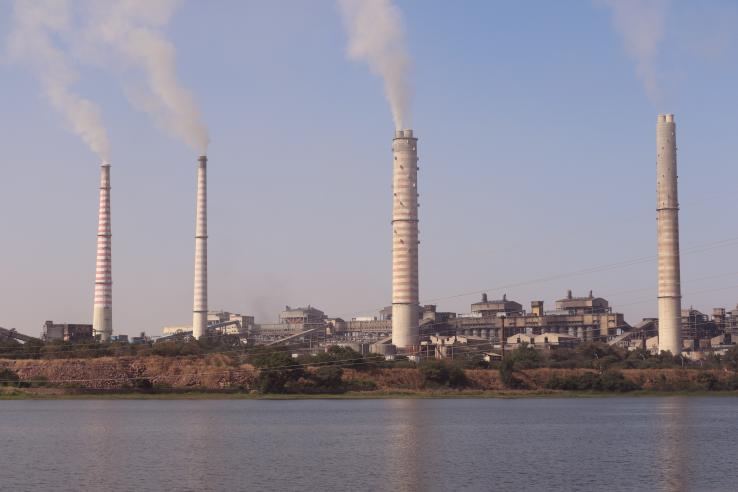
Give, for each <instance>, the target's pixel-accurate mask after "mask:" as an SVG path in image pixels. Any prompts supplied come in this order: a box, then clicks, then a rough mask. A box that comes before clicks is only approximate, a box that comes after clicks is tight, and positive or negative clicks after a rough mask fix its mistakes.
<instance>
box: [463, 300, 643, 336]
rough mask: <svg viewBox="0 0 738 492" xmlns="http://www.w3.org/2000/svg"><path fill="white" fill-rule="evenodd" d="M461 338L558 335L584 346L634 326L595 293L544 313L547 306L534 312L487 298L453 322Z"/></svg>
mask: <svg viewBox="0 0 738 492" xmlns="http://www.w3.org/2000/svg"><path fill="white" fill-rule="evenodd" d="M453 325H454V328H455V329H454V333H455V334H457V335H463V336H469V337H477V338H484V339H489V340H493V341H496V342H499V341H500V340H503V339H505V338H507V337H508V336H512V335H517V334H527V335H540V334H541V333H557V334H565V335H569V336H572V337H576V338H577V339H578V340H581V341H583V342H588V341H606V340H608V338H609V337H612V336H617V335H620V334H621V333H623V332H624V331H627V330H628V329H629V328H630V326H629V325H628V324H627V323H626V322H625V319H624V317H623V314H622V313H613V312H612V309H611V308H610V305H609V302H608V301H607V300H606V299H603V298H602V297H594V295H593V294H592V291H590V292H589V295H587V296H583V297H574V296H572V292H571V290H570V291H568V293H567V295H566V297H564V298H562V299H559V300H557V301H556V304H555V309H554V310H551V311H546V310H544V302H543V301H540V300H537V301H532V302H531V309H530V312H527V311H525V310H524V309H523V306H522V305H521V304H520V303H518V302H515V301H511V300H508V299H507V296H506V295H504V296H503V297H502V299H497V300H488V298H487V294H482V299H481V301H479V302H475V303H474V304H472V305H471V313H470V314H468V315H464V316H457V317H456V318H454V320H453Z"/></svg>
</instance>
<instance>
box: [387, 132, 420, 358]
mask: <svg viewBox="0 0 738 492" xmlns="http://www.w3.org/2000/svg"><path fill="white" fill-rule="evenodd" d="M392 154H393V158H394V159H393V160H394V163H393V169H394V172H393V178H392V192H393V199H392V344H393V345H395V346H397V347H398V348H400V349H412V348H413V347H416V346H418V343H419V340H418V339H419V329H418V311H419V305H418V139H417V138H415V137H413V131H412V130H397V131H396V132H395V138H394V140H393V141H392Z"/></svg>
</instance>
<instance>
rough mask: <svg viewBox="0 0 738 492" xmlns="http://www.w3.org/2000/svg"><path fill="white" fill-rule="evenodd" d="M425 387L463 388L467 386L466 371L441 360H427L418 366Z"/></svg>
mask: <svg viewBox="0 0 738 492" xmlns="http://www.w3.org/2000/svg"><path fill="white" fill-rule="evenodd" d="M418 370H419V371H420V378H421V380H422V384H423V387H428V388H433V387H440V386H448V387H451V388H463V387H464V386H466V385H467V382H468V381H467V379H466V374H465V373H464V369H463V368H462V367H461V366H459V365H456V364H453V365H450V364H447V363H445V362H442V361H440V360H431V359H428V360H425V361H423V362H421V363H420V365H419V366H418Z"/></svg>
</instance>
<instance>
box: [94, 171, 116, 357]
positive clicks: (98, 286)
mask: <svg viewBox="0 0 738 492" xmlns="http://www.w3.org/2000/svg"><path fill="white" fill-rule="evenodd" d="M111 238H112V234H111V227H110V164H108V163H105V162H103V164H102V166H100V206H99V208H98V214H97V260H96V262H95V299H94V302H93V310H92V330H93V333H94V334H95V335H100V341H102V342H108V341H110V337H111V336H112V334H113V273H112V252H111V247H112V244H111V243H112V240H111Z"/></svg>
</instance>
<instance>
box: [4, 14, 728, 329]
mask: <svg viewBox="0 0 738 492" xmlns="http://www.w3.org/2000/svg"><path fill="white" fill-rule="evenodd" d="M397 5H398V6H399V7H400V8H401V9H402V11H403V15H404V22H405V25H406V29H407V40H408V45H409V52H410V53H411V55H412V59H413V63H414V68H413V72H412V74H413V81H414V90H415V97H414V103H413V108H414V110H413V121H414V124H413V126H414V127H415V131H416V133H417V135H418V137H419V138H420V141H419V152H420V166H421V172H420V178H419V179H420V183H419V188H420V193H421V198H420V203H421V208H420V213H421V223H420V233H421V256H420V261H421V264H420V275H421V300H422V301H430V300H435V299H440V300H438V304H439V309H443V310H452V311H458V312H466V311H468V309H469V304H470V303H471V302H473V301H475V300H476V299H477V298H478V293H477V292H478V291H481V290H484V289H489V295H490V296H492V297H498V296H501V295H502V294H503V293H504V292H507V295H508V298H512V299H516V300H518V301H519V302H521V303H523V304H524V305H525V306H529V303H530V301H531V300H532V299H543V300H544V301H545V302H546V306H547V307H548V308H553V301H554V300H555V299H558V298H560V297H562V296H563V295H564V294H565V293H566V290H567V289H573V290H574V293H575V294H581V295H584V294H586V292H587V291H588V290H589V289H594V292H595V294H597V295H600V296H603V297H606V298H608V299H609V300H610V301H611V304H613V305H614V307H615V309H617V310H622V311H623V312H625V314H626V320H627V321H629V322H631V323H635V322H637V321H638V320H639V319H640V318H641V317H644V316H655V315H656V291H655V287H656V282H655V280H656V264H655V261H653V259H650V260H646V261H643V262H638V263H635V264H632V265H630V266H622V267H618V268H613V269H609V270H605V271H598V272H596V273H591V274H586V275H579V276H572V277H566V278H558V279H554V280H551V281H547V282H540V281H539V282H530V283H526V282H528V281H531V280H535V279H539V278H544V277H550V276H554V275H557V274H559V273H569V272H574V271H577V270H581V269H586V268H589V267H596V266H600V265H606V264H611V263H619V262H622V261H626V260H630V259H634V258H641V257H653V256H654V255H655V253H656V234H655V210H654V208H655V196H654V195H655V142H654V139H655V121H656V114H657V113H658V112H673V113H675V114H676V120H677V137H678V144H679V176H680V183H679V184H680V194H681V197H680V198H681V206H682V212H681V217H680V220H681V229H682V234H681V239H682V247H683V249H685V250H688V249H690V248H693V247H695V246H699V245H701V244H707V243H715V242H716V241H720V240H724V239H732V238H736V237H738V228H737V227H736V217H735V211H736V209H737V205H738V197H736V183H738V166H736V164H737V159H736V155H738V138H736V137H737V130H738V118H737V117H736V116H737V115H738V98H736V95H735V94H736V87H738V64H737V63H736V61H737V60H738V37H737V34H736V30H735V26H736V25H738V5H736V3H735V2H731V1H725V2H721V1H710V2H691V1H687V0H684V1H673V2H668V3H665V10H664V12H665V23H664V26H665V29H664V33H665V34H664V39H663V41H662V42H661V44H660V45H659V47H658V53H657V54H656V56H655V57H654V73H655V76H656V80H657V84H658V86H659V87H660V88H661V93H662V94H663V97H662V98H661V100H660V101H659V102H657V103H654V102H652V101H651V100H650V99H649V98H648V97H647V91H646V90H645V88H644V84H643V83H642V80H641V79H640V78H639V76H638V74H637V70H636V61H635V60H634V59H633V58H632V57H630V56H629V55H628V53H627V52H626V50H625V48H624V45H623V42H622V38H621V37H620V35H619V33H618V32H617V31H616V30H615V29H614V28H613V22H612V11H611V10H610V9H609V8H608V7H607V6H606V5H604V4H600V3H597V2H594V3H593V2H590V1H587V0H582V1H559V2H550V1H543V0H540V1H515V2H513V1H508V2H502V1H499V2H497V1H466V2H447V1H440V0H439V1H430V0H422V1H420V0H417V1H398V2H397ZM11 14H12V4H11V2H9V1H7V0H3V1H1V2H0V37H2V38H3V40H4V39H5V37H6V36H7V35H8V32H9V31H10V28H11V25H12V15H11ZM167 33H168V35H169V36H170V38H171V40H172V41H173V42H174V43H175V45H176V47H177V51H178V52H177V57H178V58H177V62H178V74H179V76H180V79H181V81H182V83H183V85H185V86H186V87H188V88H189V89H191V90H192V91H193V93H194V94H195V96H196V98H197V101H198V103H199V104H200V107H201V109H202V111H203V114H204V119H205V121H206V122H207V124H208V126H209V131H210V137H211V145H210V150H209V158H210V161H209V162H210V164H209V280H210V291H209V292H210V295H209V299H210V307H211V308H223V309H227V310H231V311H237V312H243V313H251V314H254V315H256V316H257V321H262V322H268V321H273V320H274V319H276V317H277V314H278V312H279V310H280V309H282V308H283V307H284V305H285V304H291V305H296V304H300V305H302V304H308V303H309V304H312V305H315V306H318V307H320V308H321V309H323V310H324V311H326V312H327V313H328V314H329V315H335V316H343V317H351V316H355V315H365V314H373V313H374V312H375V311H376V310H377V309H378V308H380V307H382V306H384V305H387V304H388V303H389V302H390V280H391V279H390V267H391V259H390V250H391V237H390V207H391V190H390V186H391V179H390V178H391V147H390V146H391V137H392V132H393V124H392V118H391V115H390V111H389V108H388V106H387V104H386V102H385V99H384V96H383V92H382V84H381V81H380V80H379V79H378V78H377V77H376V76H374V75H372V74H371V73H370V72H369V70H368V68H367V67H366V65H364V64H362V63H357V62H353V61H350V60H348V59H347V57H346V35H345V33H344V30H343V26H342V23H341V18H340V15H339V12H338V9H337V7H336V5H335V3H334V2H333V1H330V0H325V1H318V0H315V1H298V0H294V1H286V0H285V1H269V2H266V1H241V0H238V1H235V0H234V1H225V0H221V1H217V2H199V1H193V0H191V1H185V2H184V3H183V4H182V6H181V8H180V9H179V10H178V12H177V14H176V15H175V16H174V18H173V19H172V21H171V22H170V25H169V27H168V29H167ZM3 42H4V41H3ZM78 68H79V70H80V74H81V78H80V80H79V83H78V84H76V86H75V88H76V90H77V91H78V93H80V94H81V95H84V96H86V97H89V98H90V99H92V100H94V101H96V102H97V103H98V104H99V105H100V106H101V108H102V113H103V118H104V121H105V124H106V126H107V128H108V132H109V135H110V138H111V142H112V165H113V168H112V186H113V189H112V210H113V281H114V287H113V297H114V328H115V330H116V332H119V333H129V334H133V333H136V332H138V331H142V330H145V331H146V332H147V333H152V334H157V333H159V332H160V329H161V327H162V326H163V325H165V324H178V323H189V322H191V309H192V270H193V264H194V259H193V251H194V240H193V234H194V217H193V216H194V206H195V196H194V189H195V171H196V158H197V155H196V153H195V152H194V151H192V150H191V149H189V148H188V147H186V146H185V145H184V144H183V143H181V142H180V141H178V140H176V139H173V138H171V137H170V136H168V135H167V134H166V133H164V132H162V131H161V130H160V129H159V128H157V127H156V126H155V125H154V124H153V123H152V121H151V119H150V118H149V117H148V116H147V115H146V114H144V113H141V112H139V111H138V110H137V109H135V108H134V107H132V106H131V105H130V104H129V102H128V100H127V99H126V97H125V92H124V86H123V85H122V84H121V83H120V80H118V78H117V76H116V75H115V74H112V73H110V72H109V71H106V70H104V69H101V68H99V67H97V66H95V65H87V64H83V63H80V64H79V65H78ZM0 74H1V76H2V79H1V80H2V90H1V91H0V111H1V113H0V114H2V117H1V118H0V135H2V138H1V139H0V141H1V142H2V160H1V161H0V162H1V164H0V171H1V174H0V231H2V255H0V326H5V327H17V328H18V329H19V330H20V331H23V332H28V333H31V334H37V333H39V332H40V329H41V325H42V323H43V321H44V320H46V319H53V320H57V321H70V322H90V321H91V317H92V294H93V280H94V266H95V259H94V256H95V234H96V221H97V199H98V198H97V193H98V189H97V186H98V179H99V174H98V173H99V167H98V165H99V162H98V159H97V157H96V156H95V155H94V154H93V153H92V152H90V151H89V150H88V148H87V147H86V146H85V145H84V144H83V143H82V141H81V140H80V139H79V138H78V137H77V136H75V135H74V134H72V133H71V132H70V131H68V130H67V129H66V126H65V123H64V121H63V119H62V118H61V117H60V115H59V114H58V113H57V112H55V111H54V110H53V109H51V107H50V106H49V104H48V103H47V101H46V100H45V99H44V98H43V97H42V96H41V95H40V89H39V85H38V83H37V81H36V79H35V78H34V77H33V75H32V74H31V73H30V72H29V71H28V70H27V69H26V67H25V66H23V65H19V64H15V63H10V62H8V60H7V59H5V58H3V60H2V63H0ZM727 244H728V245H727V246H723V247H718V248H713V249H710V250H707V251H700V250H698V251H697V252H694V253H692V254H685V255H683V257H682V272H683V282H682V285H683V294H684V304H685V306H689V305H694V306H695V307H696V308H699V309H701V310H703V311H711V309H712V308H713V307H715V306H726V307H733V306H735V304H736V302H738V262H736V255H737V254H738V242H736V241H734V242H732V243H727ZM706 277H710V278H706ZM516 283H526V284H525V285H520V286H517V287H510V288H506V289H505V288H499V287H500V286H505V285H509V284H516ZM706 291H709V292H706ZM464 293H467V294H468V295H465V296H463V295H460V294H464ZM472 293H473V294H472Z"/></svg>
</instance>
